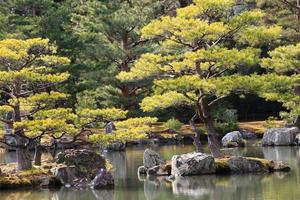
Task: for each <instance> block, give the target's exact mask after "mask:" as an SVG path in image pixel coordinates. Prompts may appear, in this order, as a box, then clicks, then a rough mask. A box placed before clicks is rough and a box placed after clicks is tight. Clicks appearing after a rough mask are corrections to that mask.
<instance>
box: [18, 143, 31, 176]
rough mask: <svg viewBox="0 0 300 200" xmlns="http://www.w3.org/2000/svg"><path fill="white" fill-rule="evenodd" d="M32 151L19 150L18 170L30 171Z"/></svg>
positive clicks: (21, 148) (23, 148)
mask: <svg viewBox="0 0 300 200" xmlns="http://www.w3.org/2000/svg"><path fill="white" fill-rule="evenodd" d="M30 157H31V156H30V151H29V149H28V148H27V147H19V148H17V162H18V170H28V169H31V168H32V163H31V158H30Z"/></svg>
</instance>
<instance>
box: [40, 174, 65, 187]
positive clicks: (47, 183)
mask: <svg viewBox="0 0 300 200" xmlns="http://www.w3.org/2000/svg"><path fill="white" fill-rule="evenodd" d="M40 182H41V183H40V187H41V188H59V187H61V186H62V183H61V181H60V180H58V179H57V178H55V177H45V178H43V179H41V180H40Z"/></svg>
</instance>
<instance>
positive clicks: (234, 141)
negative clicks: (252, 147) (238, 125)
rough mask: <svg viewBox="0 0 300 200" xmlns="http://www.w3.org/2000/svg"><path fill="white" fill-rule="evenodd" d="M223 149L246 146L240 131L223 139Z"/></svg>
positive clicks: (228, 134) (231, 133)
mask: <svg viewBox="0 0 300 200" xmlns="http://www.w3.org/2000/svg"><path fill="white" fill-rule="evenodd" d="M222 145H223V147H241V146H245V141H244V139H243V136H242V134H241V133H240V132H239V131H233V132H230V133H227V134H226V135H225V136H224V137H223V138H222Z"/></svg>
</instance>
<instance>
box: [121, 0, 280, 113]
mask: <svg viewBox="0 0 300 200" xmlns="http://www.w3.org/2000/svg"><path fill="white" fill-rule="evenodd" d="M234 4H235V1H234V0H224V1H219V0H194V4H191V5H190V6H187V7H185V8H180V9H177V15H175V16H164V17H161V18H160V19H157V20H154V21H152V22H150V23H149V24H148V25H147V26H145V27H144V28H143V29H142V31H141V33H142V37H143V38H145V39H152V38H159V39H160V48H159V49H157V51H156V52H155V53H147V54H144V55H142V56H141V58H140V59H139V60H137V61H136V62H135V63H134V66H133V67H132V68H131V71H129V72H121V73H120V74H118V76H117V78H118V79H119V80H121V81H124V82H126V81H128V82H130V81H136V80H143V79H154V86H153V90H154V94H153V95H152V96H150V97H146V98H145V99H144V100H143V101H142V102H141V104H140V105H141V108H142V109H143V110H144V111H154V110H158V109H163V108H167V107H170V106H178V105H182V104H185V105H192V104H194V103H196V102H198V101H199V100H200V99H202V98H207V99H210V100H214V98H219V97H223V96H227V95H229V94H231V93H233V92H252V91H256V90H257V88H258V87H259V86H260V84H261V83H260V80H257V78H258V76H256V75H253V76H242V75H241V74H235V75H232V74H234V73H236V71H237V69H241V68H242V69H246V68H247V67H251V66H255V65H257V64H258V63H259V57H260V50H259V49H257V48H256V47H257V46H259V45H263V44H269V43H270V42H272V41H275V40H276V39H277V38H278V37H279V36H280V34H281V28H280V27H278V26H274V25H272V26H266V25H265V24H263V21H262V18H263V16H264V13H263V12H262V11H260V10H251V11H245V12H243V13H241V14H239V15H236V16H233V17H232V16H231V15H232V6H233V5H234ZM228 38H230V40H234V41H235V43H236V44H238V48H234V47H232V46H227V41H226V40H227V39H228ZM212 97H213V98H212Z"/></svg>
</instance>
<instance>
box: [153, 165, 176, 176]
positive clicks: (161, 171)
mask: <svg viewBox="0 0 300 200" xmlns="http://www.w3.org/2000/svg"><path fill="white" fill-rule="evenodd" d="M147 175H148V176H169V175H171V164H165V165H164V164H161V165H157V166H154V167H152V168H149V169H148V170H147Z"/></svg>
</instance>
